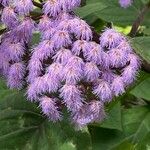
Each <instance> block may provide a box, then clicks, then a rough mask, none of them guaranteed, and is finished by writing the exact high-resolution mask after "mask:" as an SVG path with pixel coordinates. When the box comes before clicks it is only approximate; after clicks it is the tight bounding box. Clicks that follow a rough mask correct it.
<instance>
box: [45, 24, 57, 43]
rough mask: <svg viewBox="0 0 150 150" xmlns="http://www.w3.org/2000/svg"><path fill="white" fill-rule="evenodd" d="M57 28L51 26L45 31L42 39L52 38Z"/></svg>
mask: <svg viewBox="0 0 150 150" xmlns="http://www.w3.org/2000/svg"><path fill="white" fill-rule="evenodd" d="M56 31H57V30H56V29H55V28H52V27H49V29H47V30H45V31H43V33H42V40H50V39H51V38H52V37H53V35H54V34H55V32H56Z"/></svg>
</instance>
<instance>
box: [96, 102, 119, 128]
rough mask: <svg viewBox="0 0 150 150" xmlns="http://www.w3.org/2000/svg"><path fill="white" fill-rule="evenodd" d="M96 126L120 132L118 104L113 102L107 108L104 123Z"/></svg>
mask: <svg viewBox="0 0 150 150" xmlns="http://www.w3.org/2000/svg"><path fill="white" fill-rule="evenodd" d="M96 125H97V126H99V127H103V128H109V129H118V130H122V120H121V105H120V102H119V101H115V102H113V103H112V104H111V105H110V106H109V108H108V112H107V117H106V119H105V120H104V122H102V123H101V124H96Z"/></svg>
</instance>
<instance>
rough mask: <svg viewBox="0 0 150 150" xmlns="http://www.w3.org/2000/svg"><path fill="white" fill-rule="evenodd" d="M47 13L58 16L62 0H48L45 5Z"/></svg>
mask: <svg viewBox="0 0 150 150" xmlns="http://www.w3.org/2000/svg"><path fill="white" fill-rule="evenodd" d="M43 12H44V14H46V15H50V16H53V17H55V16H57V15H58V14H59V13H60V12H61V5H60V0H47V1H46V2H45V4H44V6H43Z"/></svg>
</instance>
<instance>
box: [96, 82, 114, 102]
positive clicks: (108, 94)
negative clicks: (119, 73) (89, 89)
mask: <svg viewBox="0 0 150 150" xmlns="http://www.w3.org/2000/svg"><path fill="white" fill-rule="evenodd" d="M93 93H94V94H96V95H97V96H98V97H99V98H100V100H101V101H103V102H109V101H111V99H112V91H111V87H110V85H109V83H108V82H106V81H104V80H99V81H98V82H97V85H96V86H95V87H94V90H93Z"/></svg>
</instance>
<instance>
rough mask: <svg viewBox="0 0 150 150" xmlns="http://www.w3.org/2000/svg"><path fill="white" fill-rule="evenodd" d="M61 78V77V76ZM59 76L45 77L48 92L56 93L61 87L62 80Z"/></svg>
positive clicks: (46, 75) (47, 75)
mask: <svg viewBox="0 0 150 150" xmlns="http://www.w3.org/2000/svg"><path fill="white" fill-rule="evenodd" d="M59 77H60V76H59ZM59 77H57V76H51V75H50V74H45V75H44V81H45V82H46V87H47V90H46V92H49V93H55V92H57V91H58V89H59V88H60V86H61V82H60V78H59Z"/></svg>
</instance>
